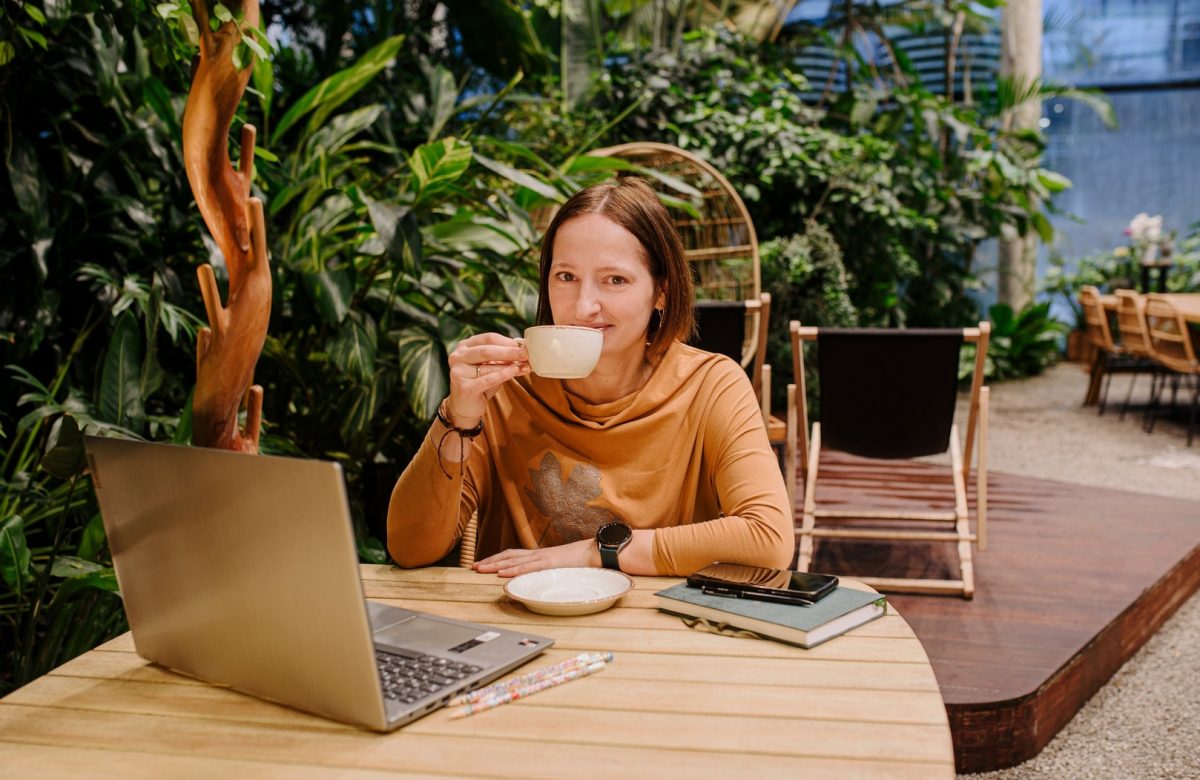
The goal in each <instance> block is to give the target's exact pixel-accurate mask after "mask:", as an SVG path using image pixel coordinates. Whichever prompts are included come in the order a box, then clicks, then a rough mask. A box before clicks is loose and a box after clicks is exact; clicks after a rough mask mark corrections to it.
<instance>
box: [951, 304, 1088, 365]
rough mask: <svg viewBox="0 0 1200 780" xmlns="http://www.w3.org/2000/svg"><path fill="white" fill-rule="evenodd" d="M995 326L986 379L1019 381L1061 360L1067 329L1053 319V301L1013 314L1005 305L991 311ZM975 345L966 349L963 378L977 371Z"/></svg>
mask: <svg viewBox="0 0 1200 780" xmlns="http://www.w3.org/2000/svg"><path fill="white" fill-rule="evenodd" d="M988 319H989V320H990V321H991V323H992V333H991V338H990V340H989V341H988V352H987V358H986V360H985V364H984V376H986V377H987V378H988V379H994V380H1004V379H1017V378H1020V377H1026V376H1036V375H1038V374H1040V373H1042V371H1044V370H1045V369H1046V367H1047V366H1051V365H1054V363H1056V362H1057V361H1058V357H1059V353H1060V349H1059V340H1060V337H1061V336H1062V334H1063V333H1064V332H1065V330H1066V328H1065V327H1064V326H1063V324H1062V323H1060V322H1058V321H1057V320H1055V319H1054V318H1053V317H1051V316H1050V302H1049V301H1044V302H1042V303H1031V304H1029V305H1028V306H1026V307H1025V308H1023V309H1021V311H1020V312H1019V313H1016V314H1014V313H1013V310H1012V307H1011V306H1009V305H1008V304H1006V303H997V304H995V305H993V306H991V307H990V308H989V309H988ZM975 354H976V348H975V345H974V344H967V345H965V346H964V347H963V351H962V358H961V361H960V363H959V367H958V375H959V378H960V379H965V378H966V377H968V376H970V375H971V373H972V372H973V371H974V370H975Z"/></svg>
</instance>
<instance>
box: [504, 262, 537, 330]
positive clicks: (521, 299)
mask: <svg viewBox="0 0 1200 780" xmlns="http://www.w3.org/2000/svg"><path fill="white" fill-rule="evenodd" d="M500 284H501V286H503V287H504V295H505V297H506V298H508V300H509V302H510V303H511V304H512V305H513V308H514V309H516V310H517V313H518V314H519V315H521V319H523V320H525V322H527V323H529V324H530V325H532V324H533V321H534V319H536V318H537V300H538V283H537V281H536V280H534V279H528V278H526V277H524V276H516V275H514V274H500Z"/></svg>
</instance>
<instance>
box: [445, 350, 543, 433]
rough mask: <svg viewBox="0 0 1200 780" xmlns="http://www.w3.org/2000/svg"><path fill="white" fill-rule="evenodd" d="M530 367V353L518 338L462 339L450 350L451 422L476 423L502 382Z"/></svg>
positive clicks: (456, 423) (447, 405) (468, 425)
mask: <svg viewBox="0 0 1200 780" xmlns="http://www.w3.org/2000/svg"><path fill="white" fill-rule="evenodd" d="M529 370H530V369H529V356H528V355H527V354H526V352H525V347H524V345H523V344H522V343H521V342H520V341H518V340H516V339H513V338H509V337H508V336H502V335H500V334H499V333H479V334H476V335H474V336H471V337H470V338H467V339H463V340H462V341H460V342H458V346H457V347H455V348H454V351H453V352H451V353H450V397H449V398H448V399H447V401H446V412H447V413H448V414H449V415H450V421H451V422H453V423H454V425H455V426H458V427H461V428H470V427H472V426H474V425H475V423H477V422H478V421H479V418H481V417H483V412H484V409H485V408H486V407H487V400H488V399H489V398H491V397H492V396H493V395H495V394H496V391H497V390H499V389H500V385H502V384H504V383H505V382H507V381H508V380H510V379H513V378H514V377H518V376H522V375H523V374H528V373H529Z"/></svg>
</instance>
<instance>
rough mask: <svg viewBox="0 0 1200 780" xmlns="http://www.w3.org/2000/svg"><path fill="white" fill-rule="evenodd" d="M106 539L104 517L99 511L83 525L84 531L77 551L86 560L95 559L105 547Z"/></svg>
mask: <svg viewBox="0 0 1200 780" xmlns="http://www.w3.org/2000/svg"><path fill="white" fill-rule="evenodd" d="M105 541H106V537H105V535H104V519H103V518H102V517H101V516H100V513H99V512H97V513H96V514H94V515H92V519H91V520H88V522H87V525H85V526H84V527H83V533H82V534H81V535H80V537H79V547H78V548H77V549H76V551H75V553H76V554H77V555H78V556H79V557H80V558H83V559H84V560H88V561H91V560H95V558H96V556H97V555H99V554H100V550H102V549H103V548H104V543H105Z"/></svg>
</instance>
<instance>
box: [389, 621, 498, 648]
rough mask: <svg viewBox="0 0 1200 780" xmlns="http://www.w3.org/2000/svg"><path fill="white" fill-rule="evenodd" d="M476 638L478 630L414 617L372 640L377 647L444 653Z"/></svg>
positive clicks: (390, 627)
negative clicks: (378, 645)
mask: <svg viewBox="0 0 1200 780" xmlns="http://www.w3.org/2000/svg"><path fill="white" fill-rule="evenodd" d="M478 635H479V629H478V628H472V627H470V626H459V625H455V624H453V623H444V622H442V621H440V620H434V619H432V618H427V617H422V616H421V615H415V616H413V617H412V618H410V619H409V620H405V621H404V622H403V623H397V624H395V625H392V626H388V627H387V628H384V629H381V630H378V631H376V632H375V633H374V636H373V637H372V638H373V639H374V640H375V643H376V644H384V645H395V646H396V647H400V648H405V649H408V650H419V651H421V652H441V653H444V652H447V651H450V650H451V649H456V648H458V647H459V646H460V645H462V644H464V643H466V642H470V641H471V640H473V639H475V638H476V637H477V636H478Z"/></svg>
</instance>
